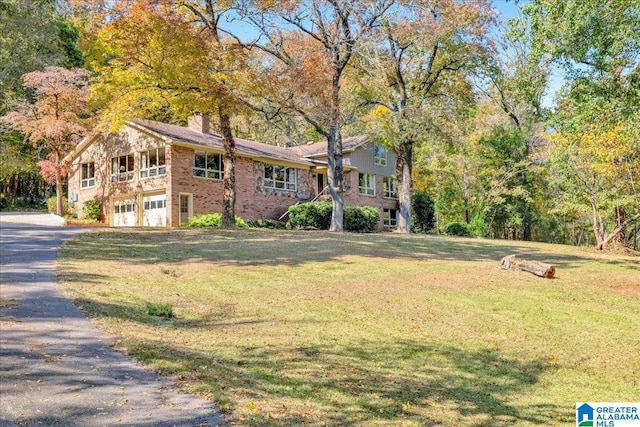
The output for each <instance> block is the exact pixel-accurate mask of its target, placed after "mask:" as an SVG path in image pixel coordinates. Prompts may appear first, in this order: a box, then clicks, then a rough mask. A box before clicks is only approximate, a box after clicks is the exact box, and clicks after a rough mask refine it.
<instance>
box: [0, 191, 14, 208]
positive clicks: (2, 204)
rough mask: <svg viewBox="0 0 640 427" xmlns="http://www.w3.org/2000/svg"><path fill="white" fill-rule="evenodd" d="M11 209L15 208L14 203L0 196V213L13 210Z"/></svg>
mask: <svg viewBox="0 0 640 427" xmlns="http://www.w3.org/2000/svg"><path fill="white" fill-rule="evenodd" d="M11 208H13V203H12V202H11V200H9V199H7V198H6V197H4V196H2V195H0V211H6V210H11Z"/></svg>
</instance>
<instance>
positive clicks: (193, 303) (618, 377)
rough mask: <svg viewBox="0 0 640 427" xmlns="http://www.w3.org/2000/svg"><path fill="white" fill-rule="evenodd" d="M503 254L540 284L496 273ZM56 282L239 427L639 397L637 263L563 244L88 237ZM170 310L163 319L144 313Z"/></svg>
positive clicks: (553, 419) (275, 235) (127, 344)
mask: <svg viewBox="0 0 640 427" xmlns="http://www.w3.org/2000/svg"><path fill="white" fill-rule="evenodd" d="M508 254H517V255H519V256H522V257H524V258H527V259H532V260H540V261H546V262H550V263H552V264H554V265H555V266H556V268H557V273H556V275H557V278H556V279H553V280H547V279H541V278H538V277H535V276H533V275H531V274H528V273H524V272H515V271H502V270H499V269H498V268H497V266H498V262H499V260H500V258H502V257H503V256H505V255H508ZM58 272H59V280H60V281H61V283H62V286H63V288H64V289H65V290H66V292H67V293H68V295H70V296H71V297H72V298H73V299H74V300H75V301H76V303H77V304H78V305H79V306H80V307H82V309H83V310H84V311H85V312H87V313H89V314H90V315H92V316H95V319H96V322H97V323H98V325H99V326H100V327H101V328H103V329H104V330H105V331H107V332H108V333H110V334H113V335H114V336H115V337H117V341H116V343H115V345H116V346H118V347H121V348H123V349H126V351H127V352H129V354H131V355H132V356H133V357H135V358H138V359H140V360H141V361H143V362H145V363H148V364H151V365H152V366H153V367H154V368H155V369H156V370H157V371H158V372H160V373H161V374H164V375H171V376H173V377H174V378H175V379H176V380H177V381H178V382H179V383H180V384H181V385H182V386H183V387H184V388H185V389H187V390H189V391H192V392H196V393H199V394H201V395H204V396H207V397H209V398H211V399H214V400H215V401H217V402H218V403H219V405H220V406H221V408H222V409H223V410H224V411H226V412H227V413H228V414H229V415H230V417H232V420H233V423H234V424H238V425H245V426H268V425H273V426H282V425H312V426H322V425H345V426H424V425H429V426H512V425H516V426H527V425H553V426H557V425H563V424H564V425H574V423H575V402H577V401H637V398H638V396H639V395H640V322H638V319H639V318H640V262H638V259H637V258H636V259H634V258H631V257H623V256H614V255H606V254H599V253H594V252H590V251H587V250H582V249H577V248H571V247H567V246H554V245H544V244H536V243H524V242H506V241H490V240H481V239H465V238H446V237H436V236H421V235H410V236H405V235H398V234H393V233H384V234H331V233H327V232H296V231H281V230H279V231H274V230H253V229H250V230H235V231H225V230H217V229H204V230H203V229H189V230H183V229H181V230H124V231H122V230H107V229H101V230H93V231H91V232H88V233H85V234H83V235H81V236H79V237H78V238H76V239H74V240H72V241H70V242H69V243H68V244H67V245H65V246H64V248H63V249H62V251H61V258H60V261H59V265H58ZM154 301H155V302H157V301H162V302H163V303H165V304H170V305H171V307H172V308H173V314H174V315H175V317H173V318H171V319H162V318H158V317H154V316H151V315H149V314H148V313H147V311H146V305H147V303H149V302H154Z"/></svg>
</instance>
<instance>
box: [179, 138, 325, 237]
mask: <svg viewBox="0 0 640 427" xmlns="http://www.w3.org/2000/svg"><path fill="white" fill-rule="evenodd" d="M235 173H236V205H235V211H236V215H237V216H239V217H241V218H243V219H262V218H264V219H276V218H278V217H279V216H280V215H282V213H284V212H285V211H286V210H287V208H288V207H289V206H290V205H293V204H295V203H296V202H298V201H306V200H309V199H310V198H313V196H315V192H314V189H315V187H314V182H315V181H314V179H315V176H314V175H312V174H311V173H310V171H308V170H302V169H298V172H297V173H298V189H297V191H295V192H293V191H282V190H273V189H267V188H264V187H263V186H262V179H263V176H264V166H263V164H262V163H261V162H256V161H253V160H251V159H249V158H246V157H238V158H237V159H236V165H235ZM171 177H172V180H171V184H172V185H171V187H172V188H171V194H172V198H171V205H172V207H173V209H172V212H173V213H172V215H171V225H173V226H177V225H178V224H179V218H180V217H179V215H180V214H179V203H180V198H179V196H178V194H179V193H191V194H193V215H200V214H205V213H214V212H218V213H219V212H222V181H221V180H213V179H208V178H200V177H194V176H193V150H192V149H191V148H186V147H179V146H173V147H172V148H171ZM168 222H169V221H168Z"/></svg>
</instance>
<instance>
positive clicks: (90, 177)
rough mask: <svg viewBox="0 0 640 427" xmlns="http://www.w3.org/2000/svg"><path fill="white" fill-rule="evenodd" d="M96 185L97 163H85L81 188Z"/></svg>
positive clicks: (81, 177)
mask: <svg viewBox="0 0 640 427" xmlns="http://www.w3.org/2000/svg"><path fill="white" fill-rule="evenodd" d="M94 185H96V164H95V163H94V162H91V163H83V164H82V172H81V176H80V188H90V187H93V186H94Z"/></svg>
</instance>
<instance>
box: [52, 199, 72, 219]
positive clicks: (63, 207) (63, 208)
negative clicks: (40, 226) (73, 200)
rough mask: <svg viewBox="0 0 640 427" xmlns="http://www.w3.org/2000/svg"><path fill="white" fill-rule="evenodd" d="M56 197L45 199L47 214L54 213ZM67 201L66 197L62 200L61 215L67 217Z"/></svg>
mask: <svg viewBox="0 0 640 427" xmlns="http://www.w3.org/2000/svg"><path fill="white" fill-rule="evenodd" d="M56 203H57V202H56V196H52V197H49V198H48V199H47V210H48V211H49V213H56ZM69 213H70V212H69V201H67V198H66V197H63V198H62V215H61V216H67V215H68V214H69Z"/></svg>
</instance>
